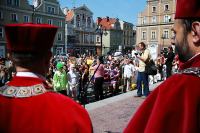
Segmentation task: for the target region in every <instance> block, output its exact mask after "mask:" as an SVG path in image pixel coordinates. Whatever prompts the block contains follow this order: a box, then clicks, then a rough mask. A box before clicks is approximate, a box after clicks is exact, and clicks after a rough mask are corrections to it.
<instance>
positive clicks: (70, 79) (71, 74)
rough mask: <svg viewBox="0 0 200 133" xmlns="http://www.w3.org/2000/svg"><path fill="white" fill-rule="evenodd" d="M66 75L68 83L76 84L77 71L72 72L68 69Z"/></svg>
mask: <svg viewBox="0 0 200 133" xmlns="http://www.w3.org/2000/svg"><path fill="white" fill-rule="evenodd" d="M67 77H68V82H69V84H70V85H75V84H77V83H78V82H79V81H78V74H77V72H73V71H71V70H70V71H69V72H68V73H67Z"/></svg>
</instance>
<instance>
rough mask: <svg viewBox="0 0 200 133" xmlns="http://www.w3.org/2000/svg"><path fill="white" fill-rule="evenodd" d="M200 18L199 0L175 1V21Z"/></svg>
mask: <svg viewBox="0 0 200 133" xmlns="http://www.w3.org/2000/svg"><path fill="white" fill-rule="evenodd" d="M184 18H200V0H177V3H176V14H175V19H184Z"/></svg>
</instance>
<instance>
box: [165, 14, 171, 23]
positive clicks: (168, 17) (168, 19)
mask: <svg viewBox="0 0 200 133" xmlns="http://www.w3.org/2000/svg"><path fill="white" fill-rule="evenodd" d="M164 22H165V23H168V22H171V16H169V15H165V16H164Z"/></svg>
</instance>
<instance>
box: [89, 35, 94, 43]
mask: <svg viewBox="0 0 200 133" xmlns="http://www.w3.org/2000/svg"><path fill="white" fill-rule="evenodd" d="M90 42H91V43H94V35H90Z"/></svg>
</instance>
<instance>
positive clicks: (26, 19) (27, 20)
mask: <svg viewBox="0 0 200 133" xmlns="http://www.w3.org/2000/svg"><path fill="white" fill-rule="evenodd" d="M24 22H25V23H28V22H29V16H27V15H25V16H24Z"/></svg>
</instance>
